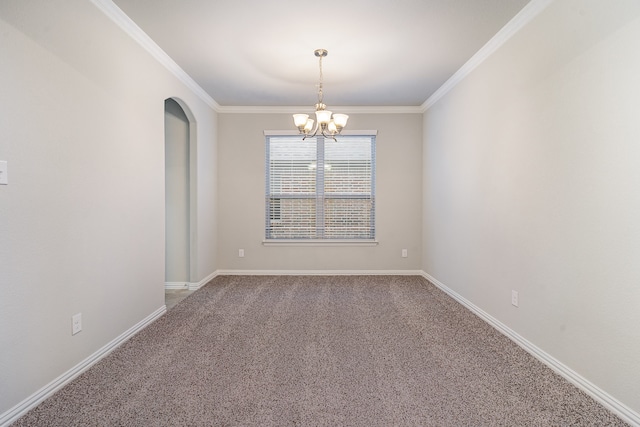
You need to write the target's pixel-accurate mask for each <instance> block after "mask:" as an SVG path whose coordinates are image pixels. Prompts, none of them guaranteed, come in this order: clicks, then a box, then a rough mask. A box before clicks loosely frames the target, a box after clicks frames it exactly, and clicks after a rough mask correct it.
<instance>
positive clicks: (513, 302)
mask: <svg viewBox="0 0 640 427" xmlns="http://www.w3.org/2000/svg"><path fill="white" fill-rule="evenodd" d="M511 305H513V306H515V307H517V306H518V291H511Z"/></svg>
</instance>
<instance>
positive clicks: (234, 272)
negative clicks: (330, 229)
mask: <svg viewBox="0 0 640 427" xmlns="http://www.w3.org/2000/svg"><path fill="white" fill-rule="evenodd" d="M217 275H218V276H422V275H423V272H422V270H218V271H217Z"/></svg>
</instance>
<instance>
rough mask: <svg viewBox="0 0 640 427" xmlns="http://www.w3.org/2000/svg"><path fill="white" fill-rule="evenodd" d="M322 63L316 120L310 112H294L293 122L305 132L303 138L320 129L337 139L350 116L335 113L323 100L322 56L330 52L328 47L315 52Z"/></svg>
mask: <svg viewBox="0 0 640 427" xmlns="http://www.w3.org/2000/svg"><path fill="white" fill-rule="evenodd" d="M313 53H314V54H315V55H316V56H317V57H318V58H319V63H320V83H319V84H318V103H317V104H316V105H315V108H316V121H315V126H314V120H313V119H310V118H309V115H308V114H294V115H293V123H294V124H295V125H296V126H297V127H298V132H299V133H300V134H301V135H302V134H304V138H302V139H303V140H304V139H306V138H307V137H309V136H316V134H317V133H318V131H319V132H320V133H321V134H322V135H323V136H325V137H328V138H332V139H333V140H334V141H335V140H336V137H335V135H336V134H340V132H341V131H342V129H343V128H344V127H345V126H346V125H347V120H348V119H349V116H347V115H346V114H333V113H332V112H331V111H329V110H327V106H326V105H325V104H324V103H323V102H322V97H323V94H322V58H324V57H325V56H327V54H328V53H329V52H327V50H326V49H316V50H315V51H314V52H313Z"/></svg>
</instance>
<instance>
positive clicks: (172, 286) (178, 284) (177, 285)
mask: <svg viewBox="0 0 640 427" xmlns="http://www.w3.org/2000/svg"><path fill="white" fill-rule="evenodd" d="M164 288H165V289H169V290H173V289H178V290H179V289H189V283H186V282H164Z"/></svg>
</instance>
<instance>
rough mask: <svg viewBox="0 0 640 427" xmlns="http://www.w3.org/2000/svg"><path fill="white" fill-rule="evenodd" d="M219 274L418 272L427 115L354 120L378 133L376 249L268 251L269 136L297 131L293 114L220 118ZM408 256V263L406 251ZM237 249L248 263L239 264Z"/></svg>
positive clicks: (354, 126) (352, 122)
mask: <svg viewBox="0 0 640 427" xmlns="http://www.w3.org/2000/svg"><path fill="white" fill-rule="evenodd" d="M219 127H220V133H219V141H220V146H219V156H220V164H219V175H218V180H219V182H220V187H219V219H220V222H219V241H218V250H219V257H218V260H219V268H220V269H222V270H295V271H300V270H325V271H326V270H347V271H352V270H419V269H420V262H421V252H420V246H421V241H420V239H421V237H420V236H421V227H422V224H421V209H422V208H421V198H422V195H421V184H420V183H421V174H422V172H421V167H422V165H421V156H422V115H421V114H351V115H350V119H349V125H348V128H349V130H358V129H360V130H377V131H378V136H377V139H376V156H377V176H376V202H377V210H376V216H377V220H376V227H377V240H378V241H379V245H377V246H373V247H354V246H346V247H317V246H316V247H291V246H288V247H273V246H268V247H265V246H263V244H262V243H263V240H264V226H265V218H264V216H265V213H264V209H265V208H264V192H265V178H264V175H265V148H264V135H263V132H264V131H265V130H289V131H290V130H292V128H293V120H292V118H291V115H290V114H220V115H219ZM403 248H406V249H408V251H409V257H408V258H402V257H401V251H402V249H403ZM238 249H244V250H245V257H244V258H239V257H238Z"/></svg>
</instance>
